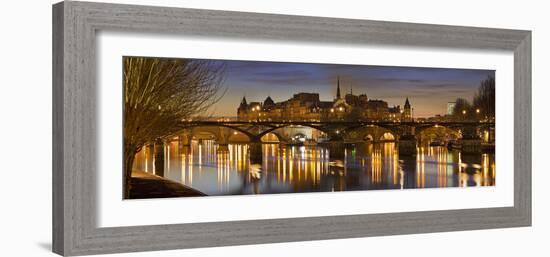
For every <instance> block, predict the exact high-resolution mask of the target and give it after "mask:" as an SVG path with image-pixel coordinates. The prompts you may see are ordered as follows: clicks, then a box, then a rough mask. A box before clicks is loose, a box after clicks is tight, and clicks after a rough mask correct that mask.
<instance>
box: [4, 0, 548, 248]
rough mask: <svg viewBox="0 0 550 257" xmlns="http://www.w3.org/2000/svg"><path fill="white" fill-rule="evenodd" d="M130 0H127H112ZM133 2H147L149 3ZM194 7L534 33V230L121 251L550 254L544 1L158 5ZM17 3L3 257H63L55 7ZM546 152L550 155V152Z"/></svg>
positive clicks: (11, 27)
mask: <svg viewBox="0 0 550 257" xmlns="http://www.w3.org/2000/svg"><path fill="white" fill-rule="evenodd" d="M112 2H121V1H114V0H113V1H112ZM125 2H134V3H145V2H151V1H146V0H127V1H125ZM156 2H157V4H159V5H166V4H169V5H178V6H184V7H190V8H206V9H219V10H235V11H249V12H266V13H281V14H295V15H308V16H328V17H343V18H356V19H375V20H389V21H403V22H420V23H438V24H449V25H466V26H482V27H497V28H516V29H528V30H532V31H533V96H534V97H533V117H534V120H533V138H534V140H533V227H530V228H515V229H495V230H484V231H466V232H451V233H435V234H421V235H404V236H390V237H375V238H359V239H343V240H328V241H313V242H296V243H284V244H269V245H252V246H236V247H222V248H207V249H192V250H177V251H162V252H145V253H133V254H122V255H117V256H241V257H245V256H277V257H278V256H299V255H301V256H331V257H332V256H355V255H358V256H365V255H367V254H369V255H372V256H398V255H406V256H442V255H443V256H464V255H470V256H482V255H486V256H514V255H516V256H519V255H524V256H548V255H549V252H550V250H549V248H548V245H547V244H548V237H549V236H550V221H549V219H550V206H549V201H548V200H547V196H548V195H550V186H548V185H547V183H548V182H549V181H550V174H549V172H550V171H549V169H548V167H547V165H548V163H547V162H546V160H545V157H546V156H545V154H546V153H547V152H548V151H547V150H546V148H545V147H548V144H550V140H549V138H550V135H549V133H547V132H546V131H547V128H545V126H548V125H550V123H549V122H548V121H547V119H546V117H547V116H548V114H547V112H546V110H547V109H548V105H550V102H548V99H549V98H550V94H549V92H550V89H548V86H550V79H549V77H548V76H547V70H548V69H550V63H549V61H548V58H550V50H549V49H550V26H548V25H547V23H548V21H549V19H548V17H547V16H548V9H549V8H548V7H547V6H545V5H546V3H545V1H530V0H524V1H510V2H507V1H496V0H486V1H470V0H462V1H453V2H450V1H437V0H433V1H429V0H415V1H407V0H386V1H372V2H370V1H351V0H338V1H324V2H323V1H319V0H317V1H315V0H300V1H297V0H277V1H273V0H272V1H254V0H231V1H224V0H218V1H217V0H193V1H183V0H180V1H169V0H164V1H156ZM52 3H54V1H51V0H50V1H44V0H41V1H38V0H36V1H30V0H26V1H9V2H7V3H3V5H2V12H0V19H1V22H0V24H1V25H0V26H1V30H0V31H1V32H2V39H1V40H0V51H1V55H0V67H1V69H0V70H1V73H0V74H1V79H0V89H1V91H0V92H1V93H0V139H1V141H0V142H1V143H2V145H1V147H0V173H2V176H0V178H1V182H0V199H1V202H0V206H1V207H0V236H1V240H0V256H54V254H52V253H51V252H50V250H49V249H50V247H51V132H52V131H51V4H52ZM546 158H547V157H546Z"/></svg>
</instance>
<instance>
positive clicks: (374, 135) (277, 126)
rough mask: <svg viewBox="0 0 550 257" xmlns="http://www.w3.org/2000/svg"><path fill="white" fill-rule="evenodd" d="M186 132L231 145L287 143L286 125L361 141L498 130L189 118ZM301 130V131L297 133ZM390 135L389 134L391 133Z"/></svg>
mask: <svg viewBox="0 0 550 257" xmlns="http://www.w3.org/2000/svg"><path fill="white" fill-rule="evenodd" d="M180 127H181V128H182V133H180V135H183V136H188V137H189V138H188V139H187V140H190V139H191V137H193V136H195V134H196V133H201V132H202V133H209V134H211V135H212V136H213V137H214V139H215V140H216V141H217V142H218V143H219V144H227V143H228V142H230V141H231V137H232V136H233V135H238V137H240V138H241V140H237V141H242V138H243V136H244V139H245V140H246V141H248V142H261V141H262V137H264V136H266V135H268V134H270V133H271V134H273V135H275V136H276V137H277V139H278V140H279V141H280V142H287V141H288V140H289V139H290V138H292V136H293V135H283V134H282V133H280V131H281V130H282V129H284V128H296V127H307V128H311V129H314V130H317V131H318V132H319V134H322V135H323V136H324V137H325V138H326V139H328V140H330V141H336V140H340V141H342V140H343V141H345V142H360V141H365V140H372V141H379V140H381V139H383V138H384V135H387V136H389V137H387V138H390V139H394V140H399V139H401V138H402V137H407V138H410V137H411V136H413V137H415V138H417V139H423V138H430V139H434V138H437V139H443V138H447V139H458V138H462V137H463V135H464V137H466V136H467V137H469V138H473V137H475V135H476V134H477V133H478V132H479V130H480V129H494V122H478V121H456V122H455V121H453V122H451V121H446V122H386V121H352V122H349V121H327V122H319V121H262V122H248V121H186V122H181V123H180ZM297 133H299V132H297ZM388 134H389V135H388Z"/></svg>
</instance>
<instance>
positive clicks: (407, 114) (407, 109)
mask: <svg viewBox="0 0 550 257" xmlns="http://www.w3.org/2000/svg"><path fill="white" fill-rule="evenodd" d="M401 119H403V120H405V121H410V120H412V114H411V103H410V102H409V98H408V97H407V99H406V100H405V106H403V115H402V116H401Z"/></svg>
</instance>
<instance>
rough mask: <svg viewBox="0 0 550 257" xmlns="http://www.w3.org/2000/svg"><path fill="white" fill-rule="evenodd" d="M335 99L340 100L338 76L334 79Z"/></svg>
mask: <svg viewBox="0 0 550 257" xmlns="http://www.w3.org/2000/svg"><path fill="white" fill-rule="evenodd" d="M336 85H337V86H336V98H337V99H340V76H338V77H337V78H336Z"/></svg>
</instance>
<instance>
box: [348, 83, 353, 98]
mask: <svg viewBox="0 0 550 257" xmlns="http://www.w3.org/2000/svg"><path fill="white" fill-rule="evenodd" d="M349 87H350V90H349V94H350V95H353V83H350V84H349Z"/></svg>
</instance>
